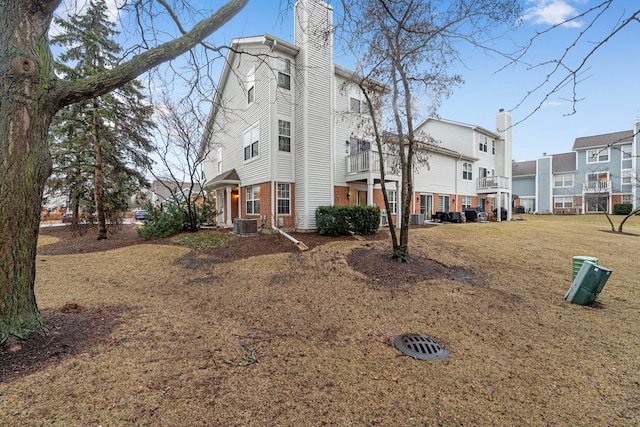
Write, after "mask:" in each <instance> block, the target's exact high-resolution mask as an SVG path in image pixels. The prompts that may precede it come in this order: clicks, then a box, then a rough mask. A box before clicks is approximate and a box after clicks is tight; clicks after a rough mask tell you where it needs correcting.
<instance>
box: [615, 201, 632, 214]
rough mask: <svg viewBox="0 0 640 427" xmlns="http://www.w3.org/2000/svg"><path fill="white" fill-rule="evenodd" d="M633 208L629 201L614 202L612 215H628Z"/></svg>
mask: <svg viewBox="0 0 640 427" xmlns="http://www.w3.org/2000/svg"><path fill="white" fill-rule="evenodd" d="M632 210H633V205H632V204H631V203H616V204H614V205H613V214H614V215H629V214H630V213H631V211H632Z"/></svg>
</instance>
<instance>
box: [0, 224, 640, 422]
mask: <svg viewBox="0 0 640 427" xmlns="http://www.w3.org/2000/svg"><path fill="white" fill-rule="evenodd" d="M523 217H524V218H525V220H524V221H512V222H509V223H488V224H475V223H473V224H446V225H444V226H438V227H431V228H415V229H412V230H411V252H412V254H413V256H414V258H415V262H413V263H411V264H409V265H400V264H397V263H394V262H392V261H390V260H389V259H388V257H387V256H385V255H386V254H388V253H389V252H390V243H389V241H388V238H387V236H388V233H387V232H380V233H379V235H377V236H375V237H373V238H369V239H367V240H365V241H360V240H355V239H352V238H342V239H327V238H324V239H323V238H319V237H318V236H311V235H310V236H304V235H302V236H298V237H299V238H300V239H301V240H303V241H304V242H305V243H306V244H307V245H308V246H310V247H311V248H312V249H311V250H309V251H307V252H299V251H297V249H295V247H293V245H292V244H291V243H289V242H288V241H287V240H286V239H284V238H282V237H281V236H258V237H253V238H232V239H231V240H230V241H229V242H227V243H226V244H225V245H223V246H222V247H221V248H218V249H215V250H201V251H194V250H190V249H188V248H184V247H180V246H177V245H173V244H171V242H170V240H163V241H156V242H151V243H144V242H141V241H139V240H138V239H136V238H135V235H133V234H132V233H131V232H130V231H123V232H122V233H121V234H116V235H113V236H110V239H109V242H108V243H104V244H102V246H99V245H98V244H97V243H95V242H93V240H92V239H91V238H90V235H89V238H87V237H86V235H85V236H84V237H80V236H79V237H76V238H70V236H69V234H68V233H67V234H66V235H65V234H64V233H62V232H61V231H54V230H52V229H51V230H44V231H43V235H42V238H41V243H42V244H43V246H41V248H40V253H39V255H38V261H37V262H38V273H37V280H36V281H37V283H36V295H37V297H38V303H39V307H40V308H41V310H42V311H43V313H44V314H45V316H46V317H47V318H48V319H49V321H50V329H49V332H48V333H47V334H45V335H41V336H36V337H33V338H32V339H31V340H29V341H26V342H20V343H16V344H12V346H11V347H10V348H4V349H1V350H0V363H1V364H2V365H1V366H0V381H1V382H0V425H3V426H4V425H7V426H41V425H42V426H44V425H56V426H98V425H102V426H129V425H137V426H270V425H282V426H315V425H336V426H344V425H362V426H373V425H381V426H391V425H406V426H441V425H442V426H462V425H464V426H511V425H535V426H538V425H540V426H547V425H548V426H614V425H615V426H635V425H640V322H639V320H638V313H639V312H640V271H639V270H640V266H639V264H638V259H639V256H640V237H639V236H635V235H617V234H613V233H609V232H607V231H606V229H607V228H608V223H607V222H606V219H605V218H604V217H603V216H564V217H563V216H523ZM625 231H627V232H631V233H637V234H640V218H639V217H635V218H632V219H631V220H630V221H628V224H626V226H625ZM305 238H306V241H305ZM57 239H59V240H57ZM56 241H58V243H55V242H56ZM83 242H84V243H83ZM117 242H120V243H117ZM45 243H48V244H45ZM575 255H590V256H595V257H598V258H599V260H600V264H601V265H603V266H606V267H608V268H610V269H612V270H613V274H612V276H611V278H610V279H609V281H608V282H607V284H606V286H605V288H604V290H603V292H602V294H601V295H600V299H599V301H598V302H597V303H596V305H595V306H594V307H582V306H578V305H574V304H570V303H567V302H565V301H564V300H563V296H564V294H565V293H566V291H567V289H568V288H569V286H570V285H571V260H572V257H573V256H575ZM406 332H418V333H426V334H429V335H432V336H434V337H435V338H437V339H438V340H439V341H440V342H441V343H443V345H445V346H446V347H447V348H448V349H450V350H451V355H450V356H449V357H447V358H445V359H443V360H439V361H420V360H416V359H412V358H410V357H407V356H402V355H401V354H400V352H399V351H398V350H396V349H395V348H394V347H393V346H392V345H390V341H391V340H392V339H393V338H394V337H395V336H396V335H398V334H402V333H406Z"/></svg>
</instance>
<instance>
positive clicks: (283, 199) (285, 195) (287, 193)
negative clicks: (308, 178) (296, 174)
mask: <svg viewBox="0 0 640 427" xmlns="http://www.w3.org/2000/svg"><path fill="white" fill-rule="evenodd" d="M277 196H278V214H279V215H290V214H291V184H289V183H282V184H280V183H279V184H278V194H277Z"/></svg>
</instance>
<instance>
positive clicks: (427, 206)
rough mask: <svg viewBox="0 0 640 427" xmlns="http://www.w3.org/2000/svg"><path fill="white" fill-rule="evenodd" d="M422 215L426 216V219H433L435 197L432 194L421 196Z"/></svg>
mask: <svg viewBox="0 0 640 427" xmlns="http://www.w3.org/2000/svg"><path fill="white" fill-rule="evenodd" d="M420 213H421V214H423V215H424V217H425V219H431V215H433V196H432V195H430V194H421V195H420Z"/></svg>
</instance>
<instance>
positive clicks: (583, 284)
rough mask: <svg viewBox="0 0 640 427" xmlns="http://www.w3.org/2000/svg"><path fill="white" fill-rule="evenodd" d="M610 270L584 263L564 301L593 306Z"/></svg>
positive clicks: (607, 278) (609, 274)
mask: <svg viewBox="0 0 640 427" xmlns="http://www.w3.org/2000/svg"><path fill="white" fill-rule="evenodd" d="M611 272H612V270H610V269H608V268H606V267H603V266H601V265H598V264H595V263H593V262H591V261H584V262H583V263H582V267H581V268H580V271H579V272H578V274H577V275H576V278H575V279H574V281H573V283H572V284H571V287H570V288H569V290H568V291H567V294H566V295H565V296H564V299H565V300H567V301H569V302H572V303H574V304H578V305H593V303H594V302H595V301H596V298H597V297H598V294H599V293H600V292H602V288H604V285H605V283H607V280H609V276H611Z"/></svg>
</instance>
